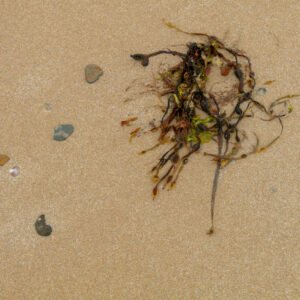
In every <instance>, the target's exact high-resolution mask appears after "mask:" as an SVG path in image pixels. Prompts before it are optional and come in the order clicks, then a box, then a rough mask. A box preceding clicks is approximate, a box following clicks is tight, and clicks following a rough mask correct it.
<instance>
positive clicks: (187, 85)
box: [131, 22, 299, 234]
mask: <svg viewBox="0 0 300 300" xmlns="http://www.w3.org/2000/svg"><path fill="white" fill-rule="evenodd" d="M165 24H166V25H167V26H168V27H170V28H173V29H176V30H177V31H179V32H182V33H185V34H188V35H192V36H197V37H199V38H200V39H202V40H203V41H201V42H191V43H188V44H187V45H186V47H187V49H186V51H185V52H178V51H173V50H170V49H167V50H160V51H156V52H153V53H150V54H141V53H138V54H133V55H131V57H132V58H133V59H134V60H136V61H139V62H140V63H141V64H142V66H144V67H146V66H148V65H149V63H150V59H152V58H153V57H155V56H158V55H162V54H164V55H172V56H175V57H178V59H179V63H177V64H176V65H175V66H172V67H169V68H168V69H167V70H164V71H162V72H159V77H160V81H161V83H162V86H161V87H155V88H156V89H157V92H158V94H159V95H160V96H165V97H166V98H167V105H166V107H165V110H164V112H163V115H162V117H161V120H160V123H159V124H158V125H157V126H156V127H154V128H153V129H152V132H153V131H159V133H160V134H159V138H158V143H157V144H156V145H154V146H153V147H151V148H150V149H147V150H144V151H142V152H141V154H144V153H147V152H149V151H150V150H152V149H156V148H157V147H159V146H160V145H162V144H165V143H166V140H167V141H168V142H169V143H170V144H171V146H170V148H169V149H168V150H167V151H166V152H165V153H164V154H163V155H162V156H161V157H160V159H159V160H158V162H157V164H156V165H155V166H154V167H153V168H152V178H153V181H154V183H155V185H154V188H153V191H152V194H153V198H155V197H156V196H157V194H158V191H159V188H160V187H162V189H165V188H167V187H168V188H172V187H173V186H174V185H175V184H176V182H177V180H178V177H179V175H180V173H181V172H182V170H183V168H184V167H185V165H186V164H187V163H188V161H189V158H190V156H191V155H193V154H194V153H197V152H199V150H200V149H202V147H203V146H204V145H205V144H206V143H216V146H217V153H207V152H203V153H204V155H206V156H210V157H212V159H213V160H214V161H215V162H216V169H215V175H214V179H213V186H212V194H211V227H210V229H209V231H208V234H212V233H213V232H214V209H215V200H216V193H217V187H218V179H219V174H220V171H221V169H223V168H225V167H226V166H227V165H228V164H229V163H230V162H232V161H237V160H240V159H245V158H247V157H248V156H249V155H252V154H256V153H260V152H262V151H264V150H266V149H267V148H269V147H270V146H272V145H273V144H274V142H276V141H277V140H278V139H279V137H280V136H281V134H282V131H283V123H282V118H283V117H285V116H286V115H287V114H289V113H290V112H291V111H292V108H291V105H290V102H289V100H290V99H291V98H294V97H298V96H299V95H288V96H284V97H280V98H278V99H276V100H275V101H273V102H272V103H271V104H270V106H269V107H266V106H265V105H263V104H261V103H260V102H258V101H257V100H255V99H254V96H253V92H254V89H255V86H256V80H255V74H254V72H253V70H252V64H251V60H250V58H249V57H248V56H247V55H246V54H245V53H243V52H242V51H240V50H237V49H233V48H229V47H227V46H225V44H224V43H223V42H222V41H220V40H219V39H218V38H217V37H215V36H211V35H208V34H205V33H190V32H186V31H183V30H181V29H179V28H177V27H176V26H175V25H173V24H172V23H170V22H165ZM216 71H217V73H216ZM216 74H219V76H220V78H219V79H218V80H219V81H215V82H214V86H216V85H217V84H219V83H220V82H221V83H222V82H223V83H225V85H223V86H222V88H219V90H218V91H215V90H214V86H212V81H213V80H211V77H213V76H216ZM228 82H229V88H228V84H227V85H226V83H228ZM272 82H273V81H267V82H266V84H271V83H272ZM278 108H281V109H280V111H278ZM275 111H276V112H275ZM257 112H259V113H260V114H262V115H263V116H261V117H260V119H261V120H264V121H277V122H278V123H279V125H280V128H281V129H280V132H279V133H278V135H277V136H276V137H275V138H273V139H271V140H270V141H269V142H268V143H266V144H264V145H260V140H259V138H258V136H257V135H256V134H255V135H254V136H255V143H253V145H252V148H251V149H250V150H248V151H245V150H243V143H244V141H245V140H246V139H247V137H246V135H245V134H243V132H242V131H241V130H240V124H241V122H242V121H243V120H244V119H245V118H253V119H254V116H255V115H256V113H257ZM139 130H140V129H139V128H137V129H136V130H134V131H133V132H131V138H132V137H133V136H135V135H136V133H137V132H138V131H139Z"/></svg>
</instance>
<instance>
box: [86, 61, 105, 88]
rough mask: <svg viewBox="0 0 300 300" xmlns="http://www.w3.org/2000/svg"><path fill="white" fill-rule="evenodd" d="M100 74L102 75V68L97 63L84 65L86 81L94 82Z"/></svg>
mask: <svg viewBox="0 0 300 300" xmlns="http://www.w3.org/2000/svg"><path fill="white" fill-rule="evenodd" d="M102 75H103V70H102V69H101V68H100V67H99V66H97V65H94V64H89V65H87V66H86V67H85V80H86V81H87V82H88V83H94V82H95V81H97V80H98V79H99V78H100V76H102Z"/></svg>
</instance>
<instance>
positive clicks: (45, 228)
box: [34, 215, 52, 236]
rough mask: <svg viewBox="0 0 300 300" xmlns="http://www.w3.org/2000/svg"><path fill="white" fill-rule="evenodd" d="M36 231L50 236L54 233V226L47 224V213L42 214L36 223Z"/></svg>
mask: <svg viewBox="0 0 300 300" xmlns="http://www.w3.org/2000/svg"><path fill="white" fill-rule="evenodd" d="M34 227H35V230H36V232H37V233H38V234H39V235H41V236H49V235H50V234H51V233H52V227H51V226H50V225H47V224H46V219H45V215H40V216H39V217H38V218H37V220H36V221H35V223H34Z"/></svg>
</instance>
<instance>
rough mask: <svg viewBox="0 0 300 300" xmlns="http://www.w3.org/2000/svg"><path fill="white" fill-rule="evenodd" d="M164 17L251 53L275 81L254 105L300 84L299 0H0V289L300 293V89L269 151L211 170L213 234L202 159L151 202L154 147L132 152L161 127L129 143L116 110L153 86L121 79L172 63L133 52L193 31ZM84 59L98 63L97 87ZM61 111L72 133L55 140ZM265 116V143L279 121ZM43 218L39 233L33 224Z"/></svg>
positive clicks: (57, 294) (139, 295)
mask: <svg viewBox="0 0 300 300" xmlns="http://www.w3.org/2000/svg"><path fill="white" fill-rule="evenodd" d="M163 18H164V19H167V20H170V21H172V22H174V23H175V24H176V25H177V26H179V27H181V28H183V29H185V30H189V31H196V32H197V31H198V32H206V33H208V34H211V35H216V36H218V37H219V38H221V39H223V40H225V42H226V43H227V44H228V45H229V46H233V47H237V48H239V49H242V50H244V51H246V52H247V54H248V55H249V56H250V57H251V58H252V63H253V69H254V71H255V73H256V77H257V86H262V84H263V83H264V82H265V81H267V80H275V82H274V83H273V84H272V85H270V86H267V93H266V95H265V96H263V97H262V96H261V97H260V98H259V99H258V100H259V101H262V102H264V103H269V102H271V101H272V100H274V99H275V98H276V97H278V96H281V95H286V94H289V93H299V92H300V85H299V81H300V59H299V49H300V38H299V34H300V23H299V19H300V2H299V1H298V0H295V1H292V0H287V1H283V0H273V1H267V0H263V1H261V0H255V1H250V0H243V1H239V0H235V1H225V0H218V1H216V0H194V1H186V0H181V1H178V0H171V1H170V0H161V1H154V0H150V1H145V0H144V1H133V0H124V1H116V0H98V1H97V0H94V1H85V0H80V1H79V0H78V1H67V0H61V1H42V0H40V1H33V0H29V1H26V0H19V1H18V0H14V1H11V0H2V1H1V2H0V20H1V25H0V101H1V102H0V108H1V115H0V128H1V129H0V145H1V146H0V152H1V154H7V155H9V156H10V158H11V160H10V161H9V162H8V163H7V164H6V165H5V166H3V167H1V168H0V190H1V200H0V299H293V300H294V299H300V290H299V281H300V274H299V272H300V271H299V258H300V256H299V253H300V251H299V212H300V209H299V192H300V191H299V179H300V178H299V167H300V166H299V158H300V157H299V153H300V147H299V117H300V105H299V100H294V101H293V106H294V112H293V113H292V114H291V115H290V116H289V118H287V119H285V120H284V124H285V129H284V133H283V136H282V138H281V139H280V140H279V141H278V142H277V143H276V144H275V145H274V146H273V147H272V148H270V149H269V150H268V151H267V152H264V153H262V154H259V155H254V156H251V157H249V158H248V159H246V160H243V161H240V162H239V163H234V164H231V165H229V166H228V168H226V169H225V170H224V172H223V173H222V175H221V178H220V185H219V190H218V196H217V203H216V233H215V235H213V236H208V235H207V234H206V230H207V229H208V228H209V225H210V219H209V218H210V212H209V209H210V194H211V185H212V178H213V173H214V167H215V165H214V163H213V162H211V161H210V160H209V159H208V158H207V157H203V156H202V155H201V154H198V155H195V156H194V157H192V158H191V160H190V163H189V164H188V165H187V167H186V169H185V170H184V172H183V174H182V175H183V176H182V177H181V179H180V180H179V182H178V185H177V187H176V189H174V190H172V191H170V192H167V191H165V192H161V193H160V194H159V197H158V198H157V200H156V201H152V198H151V188H152V183H151V180H150V175H149V170H150V168H151V167H152V165H153V163H154V162H155V160H156V159H157V158H158V157H159V155H160V154H161V150H156V151H154V152H152V153H149V154H147V155H146V156H139V155H137V153H138V151H140V150H142V149H145V148H147V147H149V146H151V145H153V144H154V143H155V140H156V138H157V136H156V135H155V134H154V135H147V136H144V137H139V138H137V139H135V140H133V142H132V143H131V144H130V143H129V142H128V134H129V132H130V130H132V129H134V128H135V127H130V128H121V127H120V121H121V120H123V119H126V118H127V117H128V116H138V117H139V119H138V121H137V122H136V124H135V125H137V126H139V125H141V126H142V125H145V124H147V122H148V121H149V120H151V116H152V114H153V112H154V111H156V112H157V109H156V108H155V107H153V106H154V105H156V104H158V100H157V98H156V96H155V95H151V94H144V95H139V92H141V91H142V90H143V86H142V85H135V87H134V89H133V90H130V91H128V92H127V93H125V89H126V88H127V87H128V86H129V85H130V84H131V83H132V81H133V80H134V79H137V78H140V79H142V80H145V81H146V82H147V81H149V80H150V81H151V79H152V78H153V77H152V72H155V70H157V64H158V63H159V62H160V61H164V62H166V61H167V58H165V57H162V58H161V59H160V58H156V59H154V60H153V62H154V64H151V65H150V66H149V67H148V68H143V67H142V66H141V65H140V64H138V63H137V62H134V61H133V60H132V59H130V57H129V55H130V54H132V53H136V52H150V51H154V50H159V49H161V48H164V47H170V48H171V47H172V45H178V44H184V43H186V42H188V41H191V40H193V39H192V38H191V37H190V36H187V35H184V34H182V33H178V32H176V31H174V30H170V29H169V28H166V27H165V26H164V25H163V23H162V19H163ZM176 47H177V48H176V49H178V46H176ZM90 63H95V64H98V65H100V66H101V67H102V68H103V70H104V75H103V76H102V77H101V78H100V79H99V81H97V82H96V83H94V84H88V83H86V81H85V80H84V68H85V66H86V65H87V64H90ZM127 97H131V98H133V101H129V102H127V103H124V100H125V99H126V98H127ZM45 103H49V104H51V107H52V109H51V110H50V111H47V110H46V109H45V107H44V104H45ZM61 123H69V124H73V125H74V128H75V131H74V133H73V135H71V136H70V137H69V138H68V139H67V140H66V141H64V142H56V141H53V138H52V135H53V128H54V127H55V126H56V125H58V124H61ZM264 126H266V127H265V128H264V127H263V128H261V127H260V128H259V127H257V128H256V131H257V132H258V133H260V135H261V136H262V137H263V138H264V139H265V140H266V141H267V140H268V137H269V135H275V134H276V132H278V130H279V127H278V126H276V125H274V127H269V124H265V125H264ZM15 165H16V166H19V167H20V170H21V173H20V175H19V176H18V177H12V176H10V175H9V172H8V171H9V169H10V168H11V167H13V166H15ZM40 214H45V215H46V219H47V222H49V223H50V224H51V225H52V228H53V233H52V235H51V236H49V237H41V236H39V235H37V233H36V231H35V229H34V222H35V220H36V219H37V217H38V216H39V215H40Z"/></svg>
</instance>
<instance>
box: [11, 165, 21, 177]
mask: <svg viewBox="0 0 300 300" xmlns="http://www.w3.org/2000/svg"><path fill="white" fill-rule="evenodd" d="M9 174H10V175H11V176H13V177H17V176H18V175H19V174H20V168H19V167H18V166H15V167H13V168H11V169H10V170H9Z"/></svg>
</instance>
